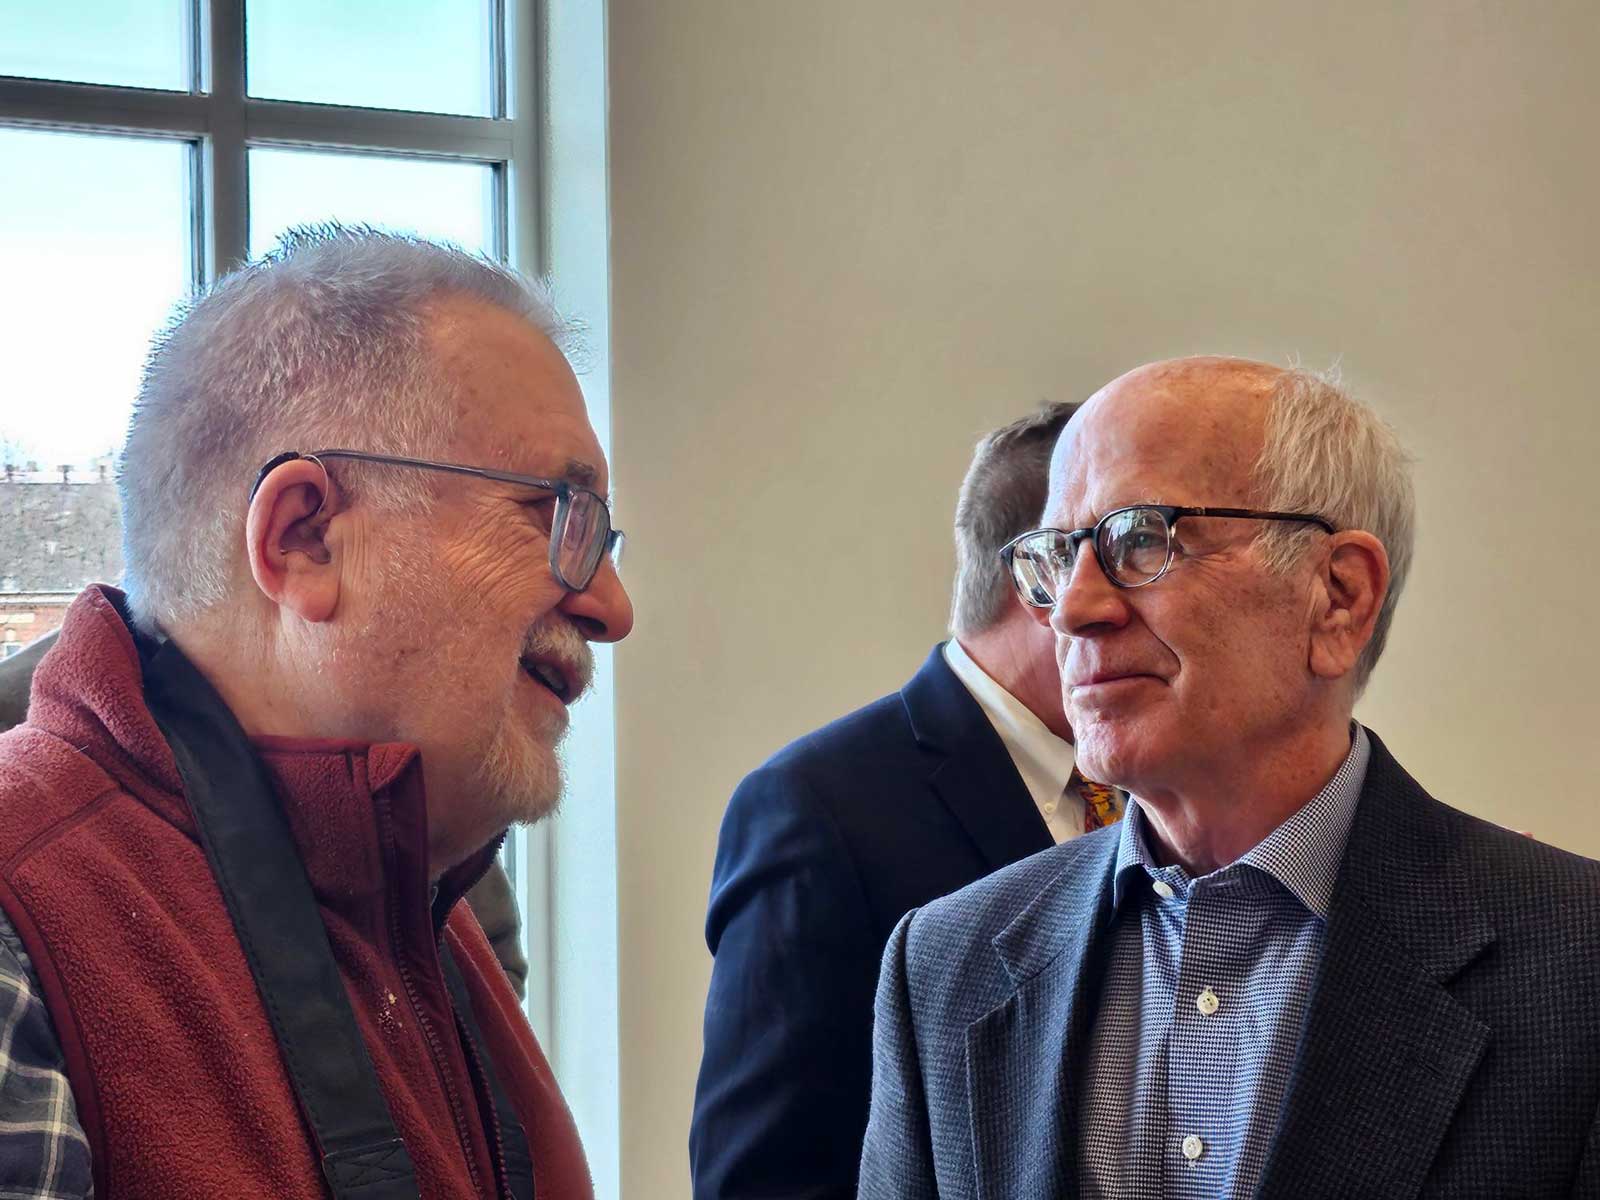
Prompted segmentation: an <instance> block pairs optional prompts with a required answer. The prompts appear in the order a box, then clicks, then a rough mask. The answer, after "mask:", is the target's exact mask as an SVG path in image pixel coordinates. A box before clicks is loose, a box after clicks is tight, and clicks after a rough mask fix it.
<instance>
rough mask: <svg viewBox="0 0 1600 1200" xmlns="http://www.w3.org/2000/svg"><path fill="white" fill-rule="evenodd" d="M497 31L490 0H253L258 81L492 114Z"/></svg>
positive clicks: (319, 97)
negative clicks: (336, 0) (493, 29)
mask: <svg viewBox="0 0 1600 1200" xmlns="http://www.w3.org/2000/svg"><path fill="white" fill-rule="evenodd" d="M490 36H491V34H490V22H489V4H488V2H487V0H341V3H338V4H329V3H327V0H248V2H247V3H246V5H245V45H246V47H247V48H248V54H249V62H248V74H249V80H250V85H249V91H250V94H251V95H252V96H258V97H261V98H262V99H266V100H301V101H316V102H318V103H322V104H353V105H359V106H361V107H363V108H404V109H411V110H412V111H415V112H440V113H462V114H465V115H467V116H485V117H486V116H492V115H493V112H492V110H491V101H492V96H493V55H492V53H491V51H492V44H491V42H490Z"/></svg>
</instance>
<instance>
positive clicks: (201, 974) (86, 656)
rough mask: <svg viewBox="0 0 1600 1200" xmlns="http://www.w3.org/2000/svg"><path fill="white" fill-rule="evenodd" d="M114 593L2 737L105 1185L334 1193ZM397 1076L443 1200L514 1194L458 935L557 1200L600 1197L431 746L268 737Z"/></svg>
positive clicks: (5, 813) (24, 904)
mask: <svg viewBox="0 0 1600 1200" xmlns="http://www.w3.org/2000/svg"><path fill="white" fill-rule="evenodd" d="M113 595H114V593H112V592H111V591H110V589H99V588H91V589H89V590H88V591H86V592H85V593H84V594H83V595H82V596H80V597H79V598H78V600H77V601H75V602H74V604H73V606H72V609H71V610H70V611H69V613H68V615H67V620H66V623H65V625H64V626H63V628H62V633H61V638H60V641H59V642H58V643H57V645H56V646H55V647H54V648H53V649H52V650H51V651H50V653H49V654H48V655H46V656H45V658H44V660H43V662H41V664H40V666H39V670H38V672H37V673H36V675H35V677H34V684H33V697H32V705H31V708H30V710H29V715H28V721H27V723H26V724H24V725H22V726H19V727H18V728H17V729H15V730H13V731H11V732H10V733H8V734H4V735H0V908H4V910H5V913H6V915H7V917H8V918H9V919H10V921H11V923H12V924H13V925H14V926H15V927H16V929H17V932H18V934H19V935H20V936H21V938H22V942H23V945H24V947H25V948H26V949H27V951H28V954H29V955H30V957H31V958H32V959H33V963H34V968H35V970H36V972H37V974H38V976H39V980H40V984H41V987H42V989H43V991H44V995H45V1000H46V1003H47V1004H48V1006H49V1009H50V1015H51V1018H52V1020H53V1021H54V1023H55V1027H56V1032H57V1035H58V1036H59V1038H60V1040H61V1044H62V1049H63V1052H64V1054H65V1057H66V1062H67V1073H68V1077H69V1079H70V1080H71V1083H72V1091H73V1096H74V1098H75V1100H76V1102H77V1106H78V1116H79V1120H80V1121H81V1122H82V1123H83V1126H84V1128H85V1131H86V1132H87V1134H88V1137H89V1142H90V1147H91V1149H92V1151H93V1156H94V1168H95V1194H96V1196H97V1197H101V1198H103V1200H146V1198H149V1200H156V1198H162V1200H165V1198H175V1197H185V1198H187V1197H195V1196H208V1197H209V1196H228V1197H235V1196H237V1197H257V1196H260V1197H274V1198H282V1200H301V1198H304V1200H321V1198H323V1197H325V1196H326V1195H327V1189H326V1186H325V1184H324V1183H323V1180H322V1175H321V1171H320V1169H319V1167H318V1159H317V1155H316V1150H315V1146H314V1144H313V1142H312V1139H311V1136H310V1133H309V1132H308V1130H307V1129H306V1127H305V1124H304V1122H303V1121H302V1119H301V1116H300V1112H299V1109H298V1106H297V1103H296V1100H295V1096H294V1092H293V1090H292V1088H291V1085H290V1083H289V1080H288V1077H287V1076H286V1074H285V1072H284V1070H283V1066H282V1063H281V1060H280V1058H279V1052H278V1046H277V1042H276V1040H275V1038H274V1036H273V1032H272V1028H271V1025H270V1023H269V1022H268V1019H267V1016H266V1013H265V1012H264V1011H263V1010H262V1006H261V1003H260V1000H259V998H258V995H257V992H256V988H255V982H254V979H253V978H252V976H251V974H250V969H249V966H248V965H247V963H246V961H245V958H244V955H243V953H242V952H241V950H240V948H239V945H238V942H237V940H236V938H235V935H234V931H233V925H232V922H231V920H230V918H229V916H228V912H227V909H226V907H225V905H224V903H223V900H222V897H221V895H220V893H219V892H218V890H217V887H216V884H215V882H214V881H213V879H212V876H211V871H210V868H209V866H208V864H207V862H206V858H205V855H204V853H203V851H202V850H201V847H200V845H199V842H198V840H197V837H196V832H195V828H194V824H193V821H192V818H191V817H190V815H189V812H188V809H187V807H186V806H185V803H184V800H183V795H182V785H181V783H180V780H179V776H178V772H177V767H176V764H175V763H174V762H173V759H172V755H171V752H170V750H169V749H168V747H167V745H166V743H165V741H164V740H163V739H162V737H161V734H160V732H159V730H158V729H157V728H156V726H155V723H154V721H153V720H152V718H151V716H150V714H149V712H148V711H147V709H146V708H145V706H144V701H143V690H142V683H141V678H140V671H139V659H138V653H137V651H136V649H135V647H134V643H133V639H132V637H131V635H130V633H129V631H128V629H127V627H126V625H125V624H124V623H123V621H122V619H121V617H120V615H119V614H118V612H117V609H116V607H115V605H114V603H113V601H112V596H113ZM256 748H257V750H258V752H259V753H260V755H261V757H262V760H263V762H264V763H265V764H266V766H267V770H268V774H269V775H270V776H271V778H272V780H273V782H274V784H275V788H276V791H277V794H278V797H279V799H280V801H281V802H282V804H283V808H284V812H285V814H286V815H287V817H288V820H289V825H290V829H291V831H292V834H293V837H294V840H295V843H296V845H297V847H298V848H299V851H300V855H301V858H302V860H303V862H304V864H305V867H306V872H307V874H308V875H309V877H310V880H311V884H312V888H313V891H314V893H315V895H316V898H317V902H318V905H319V907H320V909H321V913H322V918H323V922H324V924H325V925H326V927H327V930H328V937H329V941H330V943H331V945H332V948H333V953H334V958H335V961H336V962H337V963H338V966H339V969H340V972H341V974H342V976H343V978H344V983H345V987H346V991H347V992H348V994H349V997H350V1003H351V1006H352V1008H353V1009H354V1012H355V1016H356V1021H357V1024H358V1026H359V1027H360V1030H361V1033H362V1036H363V1039H364V1040H365V1042H366V1046H367V1050H368V1053H369V1054H370V1056H371V1058H372V1062H373V1066H374V1067H375V1068H376V1071H377V1076H378V1082H379V1086H380V1088H381V1089H382V1091H383V1095H384V1099H385V1100H386V1102H387V1104H388V1108H389V1112H390V1115H391V1116H392V1117H393V1119H394V1124H395V1128H396V1129H397V1131H398V1132H399V1134H400V1136H401V1137H402V1138H403V1139H404V1141H405V1144H406V1149H407V1151H408V1152H409V1153H410V1155H411V1159H412V1161H413V1163H414V1164H415V1166H416V1172H417V1181H418V1184H419V1186H420V1188H421V1194H422V1196H423V1197H425V1198H427V1200H435V1198H437V1200H446V1198H448V1200H458V1198H459V1200H468V1198H472V1197H489V1196H494V1195H495V1194H496V1182H495V1180H496V1173H495V1158H494V1153H495V1151H494V1147H495V1146H496V1144H497V1140H496V1137H495V1134H494V1132H493V1129H494V1117H493V1109H492V1106H491V1105H490V1103H489V1101H488V1098H487V1096H486V1095H483V1094H482V1088H481V1086H480V1083H479V1077H478V1076H477V1075H476V1074H475V1073H474V1071H473V1070H472V1069H471V1068H469V1066H468V1061H467V1056H468V1054H469V1053H470V1050H468V1049H466V1048H464V1047H463V1045H462V1042H461V1040H460V1038H459V1037H458V1035H457V1033H456V1023H455V1018H454V1015H453V1010H452V1008H451V1002H450V997H449V992H448V990H447V988H446V985H445V983H444V979H443V977H442V975H441V972H440V968H439V956H438V944H439V940H440V939H443V940H444V941H445V942H446V943H447V944H448V945H449V946H450V947H451V951H452V954H453V956H454V957H455V959H456V962H457V964H458V965H459V966H460V968H461V973H462V975H463V976H464V978H465V981H466V984H467V992H468V994H469V996H470V998H471V1004H472V1010H473V1015H474V1016H475V1018H476V1020H477V1024H478V1027H479V1029H480V1030H481V1031H482V1034H483V1038H484V1041H485V1043H486V1045H485V1046H484V1047H483V1049H484V1050H485V1052H486V1053H487V1054H488V1056H489V1057H490V1058H491V1060H492V1061H493V1063H494V1065H495V1069H496V1070H497V1072H498V1074H499V1076H500V1080H501V1083H502V1084H503V1086H504V1087H505V1089H506V1091H507V1093H508V1094H509V1096H510V1097H511V1101H512V1105H513V1107H514V1108H515V1109H516V1111H517V1115H518V1117H519V1118H520V1119H521V1121H522V1123H523V1125H524V1127H525V1128H526V1130H527V1133H528V1139H529V1143H530V1146H531V1149H532V1153H533V1160H534V1171H535V1181H536V1186H537V1194H538V1196H539V1198H540V1200H565V1198H567V1197H574V1198H577V1200H589V1198H590V1197H591V1196H592V1187H591V1185H590V1181H589V1176H588V1170H587V1167H586V1165H585V1163H584V1159H583V1151H582V1147H581V1145H580V1144H579V1141H578V1136H577V1130H576V1128H575V1127H574V1125H573V1123H572V1117H571V1114H570V1113H569V1111H568V1109H567V1107H566V1104H565V1102H564V1101H563V1100H562V1098H561V1093H560V1091H559V1089H558V1088H557V1087H556V1085H555V1082H554V1079H553V1078H552V1076H551V1073H550V1069H549V1066H548V1064H547V1063H546V1062H545V1060H544V1056H543V1055H542V1054H541V1053H540V1051H539V1048H538V1045H537V1043H536V1042H535V1041H534V1038H533V1035H532V1032H531V1031H530V1030H529V1028H528V1025H527V1022H526V1021H525V1020H524V1019H523V1017H522V1013H521V1011H520V1009H519V1008H518V1005H517V1001H516V997H515V995H514V994H513V993H512V991H511V988H510V985H509V983H508V982H507V981H506V979H505V976H504V974H503V973H502V972H501V970H500V968H499V964H498V963H497V962H496V961H495V959H494V956H493V953H492V951H491V950H490V948H489V945H488V942H487V940H486V939H485V938H484V936H483V932H482V930H481V929H480V928H479V927H478V924H477V922H476V921H475V920H474V919H473V917H472V915H471V913H470V911H469V910H468V909H467V907H466V905H463V904H456V905H454V907H453V909H449V911H450V916H449V919H448V921H447V922H446V923H445V925H444V926H443V928H442V929H441V928H439V927H438V926H436V923H435V920H436V918H435V913H437V912H443V911H446V910H447V909H448V908H449V905H450V902H451V901H453V900H454V899H455V898H456V897H457V896H458V895H459V892H460V890H462V889H463V887H464V885H465V884H466V883H468V882H470V878H471V877H472V876H473V875H475V874H476V873H477V872H478V871H481V869H482V867H483V865H484V863H483V861H482V860H481V859H480V861H479V862H478V863H477V864H475V867H474V865H472V864H469V865H468V866H466V867H464V868H462V869H460V870H458V871H456V872H452V873H451V874H450V875H447V876H446V877H445V878H444V879H443V880H441V882H440V897H441V900H440V902H439V903H438V904H437V906H436V907H434V908H432V909H430V905H429V899H428V897H429V880H428V873H427V852H426V847H427V825H426V812H425V807H424V802H423V795H422V772H421V766H420V763H419V762H418V759H417V755H416V752H415V750H414V749H412V748H410V747H406V746H392V745H379V746H363V745H355V744H349V743H335V742H315V743H308V742H294V741H289V740H286V739H262V740H260V741H258V742H257V743H256Z"/></svg>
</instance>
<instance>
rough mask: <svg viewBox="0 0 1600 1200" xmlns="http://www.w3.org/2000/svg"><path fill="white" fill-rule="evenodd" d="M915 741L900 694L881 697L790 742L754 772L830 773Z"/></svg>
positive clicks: (907, 748) (903, 749)
mask: <svg viewBox="0 0 1600 1200" xmlns="http://www.w3.org/2000/svg"><path fill="white" fill-rule="evenodd" d="M914 745H915V741H914V738H913V736H912V733H911V725H910V722H909V721H908V720H907V719H906V714H905V706H904V705H903V704H902V703H901V699H900V693H899V692H891V693H890V694H889V695H887V696H880V697H879V698H878V699H876V700H874V701H873V702H872V703H870V704H865V705H862V707H860V708H858V709H856V710H855V711H854V712H850V713H846V714H845V715H844V716H842V717H838V718H835V719H834V720H832V721H829V722H828V723H827V724H826V725H823V726H821V727H820V728H818V729H814V730H812V731H811V732H810V733H807V734H804V735H802V736H801V737H798V738H796V739H795V740H794V741H792V742H790V743H789V744H788V745H787V746H785V747H783V749H781V750H779V751H778V752H777V753H776V754H774V755H772V757H771V758H769V759H767V761H766V762H764V763H762V764H761V766H759V767H757V768H756V771H755V773H756V774H759V773H762V772H769V773H784V772H793V773H801V774H813V773H819V772H820V773H824V774H831V773H835V772H837V771H839V770H840V769H842V768H845V767H853V766H858V765H860V764H861V763H871V762H876V761H881V760H883V759H884V758H886V757H893V756H900V755H904V754H905V753H907V752H908V751H910V750H912V749H914Z"/></svg>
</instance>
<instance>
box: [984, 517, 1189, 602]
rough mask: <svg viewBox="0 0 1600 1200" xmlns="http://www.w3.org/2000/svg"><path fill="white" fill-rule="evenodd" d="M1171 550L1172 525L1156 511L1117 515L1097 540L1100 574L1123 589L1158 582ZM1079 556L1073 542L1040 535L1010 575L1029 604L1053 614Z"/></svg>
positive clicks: (1021, 549) (1022, 547) (1022, 549)
mask: <svg viewBox="0 0 1600 1200" xmlns="http://www.w3.org/2000/svg"><path fill="white" fill-rule="evenodd" d="M1171 546H1172V530H1171V528H1170V527H1169V526H1168V525H1167V519H1166V517H1165V516H1164V515H1163V514H1162V513H1161V512H1159V511H1158V510H1156V509H1153V508H1130V509H1126V510H1124V511H1122V512H1118V513H1113V514H1111V516H1109V517H1108V518H1107V519H1106V520H1105V522H1104V523H1102V524H1101V526H1100V528H1099V531H1098V533H1097V535H1096V550H1097V552H1098V556H1099V559H1100V564H1101V568H1102V569H1103V570H1104V571H1105V572H1106V574H1107V575H1108V576H1110V577H1111V578H1112V579H1113V580H1115V581H1116V582H1117V583H1120V584H1122V585H1123V586H1124V587H1139V586H1141V585H1142V584H1146V583H1149V582H1150V581H1151V580H1153V579H1155V578H1156V577H1157V576H1159V575H1160V574H1161V572H1162V571H1163V570H1164V569H1165V568H1166V565H1167V558H1168V555H1169V552H1170V550H1171ZM1076 554H1077V551H1076V548H1075V546H1074V543H1073V541H1072V539H1071V538H1069V537H1067V536H1066V535H1065V534H1063V533H1060V532H1058V531H1056V530H1053V529H1051V530H1041V531H1040V532H1039V533H1038V534H1036V535H1034V536H1033V537H1031V538H1029V539H1027V540H1026V541H1024V542H1021V543H1019V544H1018V545H1017V547H1016V549H1015V550H1014V551H1013V553H1012V557H1011V572H1012V575H1013V576H1014V578H1015V579H1016V582H1017V588H1018V590H1019V591H1021V593H1022V594H1023V597H1024V598H1025V599H1026V600H1027V601H1028V603H1030V604H1032V605H1034V606H1035V607H1037V608H1048V607H1050V606H1051V605H1052V604H1054V603H1055V602H1056V597H1057V596H1059V595H1060V594H1061V589H1062V588H1064V587H1065V586H1066V583H1067V580H1068V578H1069V577H1070V576H1071V575H1072V568H1073V564H1074V562H1075V561H1076Z"/></svg>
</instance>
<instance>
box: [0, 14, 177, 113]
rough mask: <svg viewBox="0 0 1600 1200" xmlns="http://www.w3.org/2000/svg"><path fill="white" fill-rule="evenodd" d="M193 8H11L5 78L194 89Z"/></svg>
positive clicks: (3, 34)
mask: <svg viewBox="0 0 1600 1200" xmlns="http://www.w3.org/2000/svg"><path fill="white" fill-rule="evenodd" d="M188 47H189V5H188V3H187V2H186V0H139V3H137V4H130V3H129V2H128V0H6V2H4V3H0V75H23V76H27V77H29V78H32V79H65V80H70V81H71V82H73V83H111V84H121V85H124V86H127V87H147V88H166V89H168V90H171V91H187V90H188V88H189V50H188Z"/></svg>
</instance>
